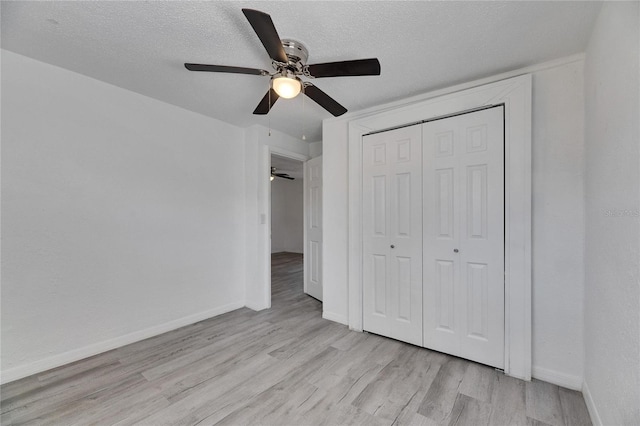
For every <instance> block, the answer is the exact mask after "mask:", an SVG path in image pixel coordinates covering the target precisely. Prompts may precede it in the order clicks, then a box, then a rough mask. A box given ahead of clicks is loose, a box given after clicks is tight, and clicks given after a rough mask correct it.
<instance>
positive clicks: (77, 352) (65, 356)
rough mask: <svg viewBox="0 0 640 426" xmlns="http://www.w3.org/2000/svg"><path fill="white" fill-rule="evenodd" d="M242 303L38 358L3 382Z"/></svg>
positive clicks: (9, 372) (12, 371)
mask: <svg viewBox="0 0 640 426" xmlns="http://www.w3.org/2000/svg"><path fill="white" fill-rule="evenodd" d="M243 306H245V304H244V301H241V302H235V303H230V304H228V305H224V306H220V307H217V308H214V309H211V310H208V311H205V312H199V313H197V314H193V315H189V316H187V317H183V318H179V319H177V320H173V321H169V322H166V323H164V324H160V325H156V326H153V327H149V328H146V329H144V330H140V331H135V332H133V333H129V334H125V335H124V336H120V337H116V338H113V339H109V340H105V341H103V342H99V343H94V344H92V345H89V346H85V347H82V348H78V349H73V350H71V351H68V352H64V353H61V354H58V355H54V356H51V357H48V358H45V359H41V360H39V361H35V362H32V363H29V364H26V365H21V366H18V367H14V368H10V369H8V370H5V371H2V372H1V373H0V383H2V384H4V383H9V382H13V381H14V380H18V379H22V378H23V377H28V376H31V375H33V374H38V373H42V372H43V371H47V370H50V369H52V368H56V367H60V366H62V365H65V364H69V363H72V362H75V361H79V360H81V359H84V358H88V357H91V356H94V355H97V354H100V353H103V352H107V351H110V350H112V349H116V348H119V347H121V346H125V345H128V344H131V343H135V342H139V341H140V340H144V339H148V338H149V337H153V336H157V335H158V334H162V333H166V332H167V331H171V330H175V329H177V328H180V327H184V326H186V325H190V324H193V323H196V322H199V321H203V320H206V319H209V318H212V317H215V316H218V315H222V314H225V313H227V312H231V311H234V310H236V309H239V308H242V307H243Z"/></svg>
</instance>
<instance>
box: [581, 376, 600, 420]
mask: <svg viewBox="0 0 640 426" xmlns="http://www.w3.org/2000/svg"><path fill="white" fill-rule="evenodd" d="M582 396H583V397H584V403H585V404H587V410H588V411H589V415H590V416H591V423H593V426H602V419H601V418H600V414H599V413H598V409H597V408H596V404H595V403H594V402H593V396H592V395H591V391H590V390H589V386H587V381H586V380H585V381H584V382H583V383H582Z"/></svg>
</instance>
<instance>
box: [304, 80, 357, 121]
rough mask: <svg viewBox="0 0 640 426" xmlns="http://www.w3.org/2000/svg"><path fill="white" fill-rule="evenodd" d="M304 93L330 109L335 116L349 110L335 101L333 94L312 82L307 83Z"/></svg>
mask: <svg viewBox="0 0 640 426" xmlns="http://www.w3.org/2000/svg"><path fill="white" fill-rule="evenodd" d="M304 94H305V95H307V96H308V97H310V98H311V99H313V100H314V101H315V102H316V103H317V104H318V105H320V106H321V107H322V108H324V109H326V110H327V111H329V112H330V113H331V114H333V115H334V116H335V117H338V116H339V115H342V114H344V113H345V112H347V109H346V108H345V107H343V106H342V105H340V104H339V103H338V102H336V101H335V99H333V98H332V97H331V96H329V95H327V94H326V93H324V92H323V91H322V90H320V89H318V88H317V87H316V86H314V85H313V84H310V83H305V87H304Z"/></svg>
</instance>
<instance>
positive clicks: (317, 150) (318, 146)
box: [309, 141, 322, 158]
mask: <svg viewBox="0 0 640 426" xmlns="http://www.w3.org/2000/svg"><path fill="white" fill-rule="evenodd" d="M321 155H322V141H320V142H310V143H309V157H311V158H316V157H319V156H321Z"/></svg>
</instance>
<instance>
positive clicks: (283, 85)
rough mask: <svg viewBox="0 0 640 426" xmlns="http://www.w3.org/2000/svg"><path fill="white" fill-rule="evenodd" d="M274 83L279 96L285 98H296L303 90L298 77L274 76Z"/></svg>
mask: <svg viewBox="0 0 640 426" xmlns="http://www.w3.org/2000/svg"><path fill="white" fill-rule="evenodd" d="M272 84H273V90H275V91H276V93H277V94H278V96H280V97H281V98H285V99H291V98H295V97H296V96H298V94H299V93H300V91H301V90H302V84H301V83H300V80H298V79H297V78H289V77H283V76H280V77H276V78H274V79H273V82H272Z"/></svg>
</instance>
